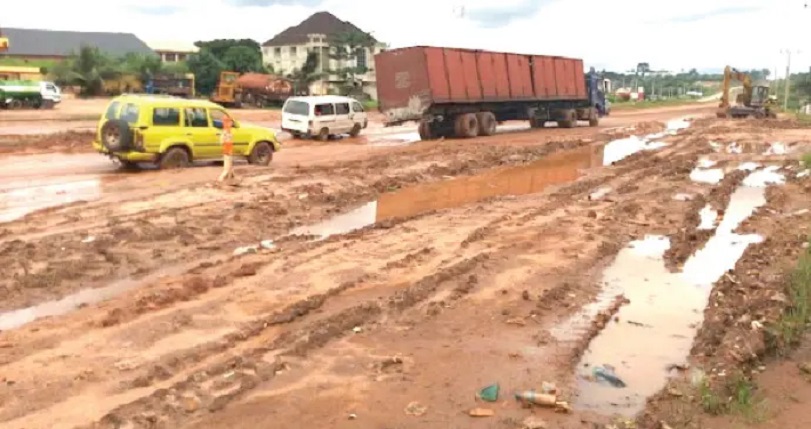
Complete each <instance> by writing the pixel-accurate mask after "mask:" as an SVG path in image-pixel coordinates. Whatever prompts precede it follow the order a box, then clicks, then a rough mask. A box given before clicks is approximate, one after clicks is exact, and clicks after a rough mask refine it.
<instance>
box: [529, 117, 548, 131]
mask: <svg viewBox="0 0 811 429" xmlns="http://www.w3.org/2000/svg"><path fill="white" fill-rule="evenodd" d="M544 126H546V121H544V120H542V119H541V118H538V117H535V116H533V117H531V118H529V127H530V128H543V127H544Z"/></svg>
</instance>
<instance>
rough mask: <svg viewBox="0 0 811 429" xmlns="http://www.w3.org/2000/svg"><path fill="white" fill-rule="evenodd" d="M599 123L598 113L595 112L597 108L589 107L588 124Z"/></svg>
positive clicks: (591, 125) (592, 125)
mask: <svg viewBox="0 0 811 429" xmlns="http://www.w3.org/2000/svg"><path fill="white" fill-rule="evenodd" d="M597 125H600V115H599V114H597V109H595V108H591V109H589V126H590V127H596V126H597Z"/></svg>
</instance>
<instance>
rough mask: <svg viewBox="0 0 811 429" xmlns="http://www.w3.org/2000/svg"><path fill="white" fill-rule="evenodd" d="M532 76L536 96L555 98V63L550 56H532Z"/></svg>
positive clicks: (539, 97)
mask: <svg viewBox="0 0 811 429" xmlns="http://www.w3.org/2000/svg"><path fill="white" fill-rule="evenodd" d="M532 78H533V83H534V84H535V97H536V98H538V99H542V100H544V99H553V98H557V93H558V92H557V88H556V86H555V63H554V60H553V58H552V57H547V56H543V55H536V56H534V57H533V58H532Z"/></svg>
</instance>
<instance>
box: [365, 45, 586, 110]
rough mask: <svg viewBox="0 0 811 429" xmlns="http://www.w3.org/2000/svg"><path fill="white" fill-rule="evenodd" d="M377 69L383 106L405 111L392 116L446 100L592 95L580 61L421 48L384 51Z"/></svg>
mask: <svg viewBox="0 0 811 429" xmlns="http://www.w3.org/2000/svg"><path fill="white" fill-rule="evenodd" d="M375 67H376V69H377V76H378V80H377V90H378V98H379V101H380V108H381V110H383V111H387V110H390V109H398V110H401V111H402V112H397V113H394V114H392V116H403V117H406V116H408V117H413V116H415V115H419V114H420V112H422V111H424V110H426V109H427V108H428V107H430V105H432V104H442V103H478V102H507V101H520V100H539V101H543V100H585V99H586V98H587V94H586V90H585V76H584V73H583V62H582V60H577V59H570V58H561V57H551V56H543V55H535V56H532V55H522V54H511V53H499V52H488V51H475V50H469V49H454V48H438V47H424V46H418V47H411V48H402V49H395V50H391V51H386V52H383V53H380V54H378V55H377V56H375ZM391 119H394V118H391Z"/></svg>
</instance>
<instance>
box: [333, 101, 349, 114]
mask: <svg viewBox="0 0 811 429" xmlns="http://www.w3.org/2000/svg"><path fill="white" fill-rule="evenodd" d="M335 114H336V115H348V114H349V103H337V104H336V105H335Z"/></svg>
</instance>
